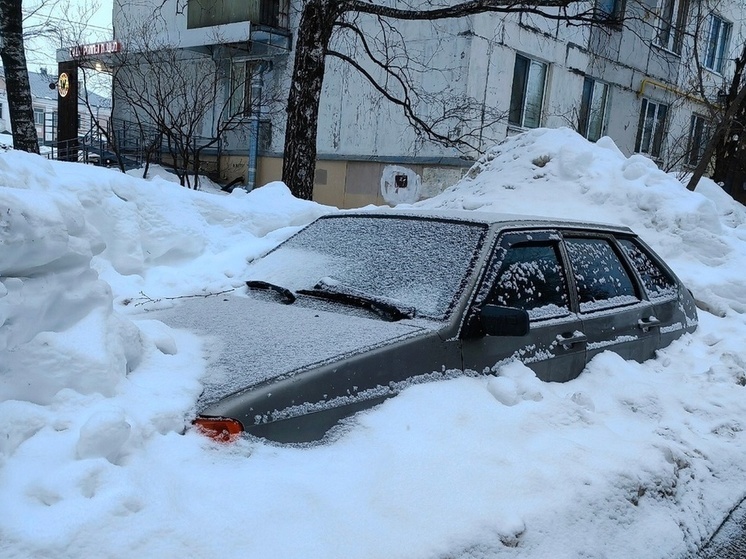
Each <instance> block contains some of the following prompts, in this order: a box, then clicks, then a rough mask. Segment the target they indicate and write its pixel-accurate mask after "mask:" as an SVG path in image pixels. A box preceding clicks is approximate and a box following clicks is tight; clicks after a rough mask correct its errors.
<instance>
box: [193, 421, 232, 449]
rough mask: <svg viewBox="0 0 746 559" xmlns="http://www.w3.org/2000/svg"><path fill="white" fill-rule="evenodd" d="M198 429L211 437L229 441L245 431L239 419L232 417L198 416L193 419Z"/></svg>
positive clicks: (223, 441) (220, 440)
mask: <svg viewBox="0 0 746 559" xmlns="http://www.w3.org/2000/svg"><path fill="white" fill-rule="evenodd" d="M192 425H194V426H196V427H197V430H198V431H199V432H200V433H202V434H203V435H205V436H206V437H210V438H211V439H213V440H215V441H218V442H221V443H229V442H232V441H234V440H236V439H237V438H238V436H239V435H240V434H241V433H243V425H242V424H241V422H240V421H238V420H237V419H232V418H230V417H201V416H200V417H198V418H197V419H195V420H194V421H192Z"/></svg>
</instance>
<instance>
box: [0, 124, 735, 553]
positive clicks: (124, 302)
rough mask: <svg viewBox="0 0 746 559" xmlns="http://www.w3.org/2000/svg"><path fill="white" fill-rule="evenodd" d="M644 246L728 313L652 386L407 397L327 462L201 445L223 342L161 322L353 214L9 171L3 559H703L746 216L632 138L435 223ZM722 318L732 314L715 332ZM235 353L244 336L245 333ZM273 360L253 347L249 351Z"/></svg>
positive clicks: (0, 489)
mask: <svg viewBox="0 0 746 559" xmlns="http://www.w3.org/2000/svg"><path fill="white" fill-rule="evenodd" d="M415 206H418V207H444V208H459V209H468V210H478V209H483V210H491V211H499V212H515V213H530V214H535V215H550V216H561V217H569V218H580V219H592V220H597V221H607V222H614V223H622V224H625V225H628V226H630V227H632V228H633V229H635V230H636V231H637V232H638V233H640V234H641V236H642V237H643V238H644V239H645V240H646V241H647V242H648V243H649V244H651V245H652V246H653V247H654V248H655V249H656V250H657V251H658V252H659V253H661V254H662V255H663V256H664V257H665V258H666V259H667V261H668V262H669V264H671V265H672V267H673V268H674V269H675V271H676V272H677V273H678V274H679V275H680V277H682V279H683V280H684V281H685V283H686V284H687V285H688V286H689V287H690V288H691V289H692V291H693V292H694V294H695V296H696V297H697V299H698V300H699V301H701V305H702V307H703V308H706V309H709V311H702V312H701V313H700V319H701V322H700V329H699V330H698V331H697V332H696V333H695V334H693V335H688V336H685V337H684V338H682V339H680V340H678V341H677V342H676V343H674V344H673V345H672V346H670V347H669V348H666V349H665V350H663V351H661V352H660V354H659V356H658V357H657V358H656V359H653V360H650V361H648V362H646V363H644V364H637V363H628V362H625V361H623V360H622V359H620V358H619V357H618V356H616V355H614V354H602V355H600V356H599V357H597V358H596V359H595V360H594V361H593V362H592V363H591V365H590V366H589V367H588V369H587V370H586V371H585V372H584V373H583V374H582V375H581V376H580V377H579V378H578V379H576V380H574V381H571V382H569V383H566V384H546V383H541V382H540V381H538V380H537V379H536V378H535V377H534V376H533V374H532V373H531V372H530V371H529V370H528V369H526V368H525V367H523V366H522V365H521V364H519V363H513V364H510V365H508V366H506V367H504V368H503V369H502V370H501V371H500V375H499V376H497V377H490V378H471V377H463V378H457V379H453V380H448V381H442V382H434V383H430V384H424V385H419V386H413V387H412V388H410V389H407V390H406V391H405V392H404V393H402V394H401V395H400V396H398V397H397V398H395V399H393V400H391V401H389V402H387V403H385V404H384V405H382V406H380V407H379V408H377V409H375V410H372V411H370V412H367V413H365V414H361V415H359V416H357V417H356V418H355V419H354V420H353V421H352V422H351V423H350V424H349V425H348V426H347V428H346V429H345V430H343V431H342V432H341V433H340V434H339V437H338V438H337V439H336V440H335V441H333V442H331V443H330V444H328V445H325V446H316V447H309V448H294V447H278V446H271V445H268V444H266V443H264V442H262V441H254V440H244V441H241V442H239V443H238V444H236V445H234V446H231V447H224V446H221V445H217V444H215V443H212V442H210V441H208V440H206V439H204V438H203V437H200V436H198V435H196V434H194V433H193V432H191V431H189V430H187V429H186V427H187V426H188V423H189V420H190V418H191V414H192V413H193V409H192V408H193V406H194V403H195V401H196V399H197V397H198V395H199V393H200V391H201V388H202V387H201V384H200V377H201V375H202V373H203V371H204V367H205V363H204V360H203V352H202V348H201V344H202V343H203V342H202V341H201V340H199V339H198V338H196V337H195V336H194V335H192V334H190V333H189V332H184V331H176V330H172V329H169V328H167V327H165V326H164V325H163V324H161V323H160V322H157V321H155V320H152V319H151V318H150V317H149V315H148V313H147V309H148V308H152V307H154V306H159V305H164V304H175V303H177V302H178V301H177V300H176V299H177V298H178V297H181V296H187V295H200V294H205V293H211V292H226V294H227V292H229V291H231V290H233V289H236V288H239V287H240V286H241V285H242V283H243V280H244V279H245V278H244V271H245V269H246V266H247V264H248V262H249V261H250V260H252V259H253V258H256V257H257V256H258V255H260V254H262V253H263V252H264V251H266V250H268V249H269V248H271V247H272V246H274V245H275V244H277V243H278V242H280V241H282V240H283V239H284V238H286V237H287V236H289V235H290V234H292V233H293V232H294V231H296V230H297V228H298V227H300V226H302V225H304V224H306V223H308V222H310V221H311V220H313V219H314V218H315V217H317V216H319V215H321V214H323V213H326V212H330V211H335V210H334V209H333V208H328V207H323V206H320V205H318V204H314V203H311V202H304V201H300V200H296V199H294V198H293V197H292V196H291V195H290V193H289V191H288V189H287V188H286V187H285V186H284V185H282V184H280V183H274V184H270V185H267V186H265V187H262V188H260V189H257V190H256V191H254V192H252V193H249V194H247V193H245V192H243V191H240V190H236V191H234V193H233V194H231V195H226V194H224V193H221V192H199V191H196V192H195V191H189V190H185V189H183V188H181V187H179V186H178V185H174V184H172V183H170V182H169V181H166V180H163V179H159V178H155V179H152V180H149V181H144V180H140V179H136V178H133V177H130V176H126V175H122V174H120V173H118V172H114V171H109V170H105V169H98V168H94V167H87V166H83V165H79V164H71V163H58V162H50V161H47V160H45V159H42V158H40V157H36V156H31V155H27V154H23V153H18V152H8V153H0V552H1V553H0V554H2V556H3V557H8V558H11V557H17V558H21V557H24V558H25V557H47V556H49V557H56V558H64V557H70V558H73V557H75V558H79V557H92V556H97V557H99V556H103V557H121V558H133V559H134V558H135V557H137V558H139V557H174V558H176V557H184V556H189V557H215V556H222V557H258V556H271V557H303V558H304V559H309V558H338V557H348V558H371V559H374V558H380V557H388V558H397V557H402V558H404V557H407V558H413V557H420V558H431V557H432V558H434V557H443V556H449V557H469V558H479V557H491V558H492V557H557V558H560V557H568V558H570V557H572V558H575V557H581V556H585V557H607V558H627V557H632V556H634V557H640V558H647V557H650V558H660V557H677V556H681V555H684V554H685V553H688V552H691V551H693V550H695V549H697V548H698V547H699V546H701V545H702V543H703V542H705V541H706V540H707V538H708V537H709V535H710V534H711V533H712V532H713V531H714V530H715V529H716V528H717V526H718V525H719V523H720V522H721V521H722V519H723V518H724V516H725V515H726V514H727V512H728V511H729V510H730V508H731V507H732V506H733V505H734V504H736V503H737V502H738V501H739V500H740V499H741V498H742V497H743V496H744V495H745V494H746V486H744V484H743V482H742V481H743V480H744V479H746V465H745V464H744V463H743V456H744V453H745V452H746V435H744V420H743V418H744V417H746V398H744V390H746V388H744V385H746V349H744V347H743V340H744V339H746V317H745V316H744V314H743V313H744V310H745V309H746V292H745V291H744V290H745V289H746V288H745V287H744V286H743V282H742V280H741V274H742V270H743V269H745V268H746V238H745V237H744V235H745V234H746V233H745V232H746V228H745V227H744V224H745V223H746V212H744V209H743V207H742V206H740V205H739V204H737V203H735V202H733V200H731V199H730V198H729V197H728V196H727V195H725V194H724V193H723V192H722V191H721V190H720V189H719V188H718V187H717V186H716V185H714V184H712V183H710V182H708V181H703V184H702V185H701V186H700V187H699V188H698V189H697V192H696V193H691V192H688V191H687V190H686V189H685V188H684V187H683V186H682V184H681V183H680V182H679V181H677V180H676V178H675V177H672V176H670V175H667V174H665V173H663V172H661V171H660V170H658V169H657V168H656V167H655V165H654V164H653V163H651V162H650V161H649V160H647V159H645V158H644V157H641V156H636V155H635V156H632V157H629V158H627V157H625V156H624V155H623V154H622V153H620V152H619V150H618V149H617V148H616V146H615V145H614V144H613V143H612V142H611V141H610V140H609V139H607V138H604V139H602V140H600V141H599V142H598V143H596V144H591V143H589V142H587V141H586V140H584V139H583V138H581V137H579V136H578V135H576V134H575V133H573V132H571V131H569V130H535V131H531V132H528V133H525V134H522V135H520V136H515V137H511V138H508V139H507V140H506V141H505V142H503V143H501V144H500V145H498V146H496V147H495V148H493V149H492V150H490V152H489V153H487V154H486V155H485V156H484V157H483V158H482V159H481V160H480V161H479V162H478V163H477V164H475V165H474V167H473V168H472V169H471V170H470V172H469V173H468V174H467V176H466V177H464V179H463V180H461V181H460V182H459V183H458V184H456V185H454V186H453V187H451V188H449V189H447V190H446V191H445V192H444V193H443V194H441V195H439V196H437V197H436V198H433V199H430V200H426V201H423V202H419V203H417V204H415ZM710 311H711V312H710ZM226 335H230V333H226ZM247 343H251V340H247Z"/></svg>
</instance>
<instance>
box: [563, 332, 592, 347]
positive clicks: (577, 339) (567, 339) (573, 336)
mask: <svg viewBox="0 0 746 559" xmlns="http://www.w3.org/2000/svg"><path fill="white" fill-rule="evenodd" d="M557 341H558V342H559V343H560V344H562V347H564V348H565V349H570V348H571V347H572V346H574V345H575V344H584V343H585V342H587V341H588V336H586V335H585V334H583V332H580V331H578V330H576V331H575V332H565V333H563V334H559V335H558V336H557Z"/></svg>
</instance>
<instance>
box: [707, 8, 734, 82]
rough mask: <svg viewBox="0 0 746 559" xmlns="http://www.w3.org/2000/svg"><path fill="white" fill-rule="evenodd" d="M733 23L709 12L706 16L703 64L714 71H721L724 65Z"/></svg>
mask: <svg viewBox="0 0 746 559" xmlns="http://www.w3.org/2000/svg"><path fill="white" fill-rule="evenodd" d="M732 27H733V24H731V23H728V22H727V21H725V20H724V19H721V18H719V17H718V16H716V15H715V14H710V15H709V16H708V18H707V25H706V39H705V44H704V49H703V53H702V55H703V60H702V62H703V64H704V66H705V68H709V69H710V70H713V71H714V72H718V73H722V72H723V66H724V65H725V54H726V51H727V49H728V42H729V41H730V32H731V29H732Z"/></svg>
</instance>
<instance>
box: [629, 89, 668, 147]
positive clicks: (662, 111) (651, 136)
mask: <svg viewBox="0 0 746 559" xmlns="http://www.w3.org/2000/svg"><path fill="white" fill-rule="evenodd" d="M667 120H668V105H666V104H664V103H660V102H658V101H653V100H652V99H648V98H647V97H643V98H642V102H641V103H640V120H639V123H638V126H637V140H636V141H635V152H637V153H644V154H646V155H649V156H650V157H652V158H654V159H658V158H660V155H661V150H662V147H663V136H664V134H665V131H666V122H667Z"/></svg>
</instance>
